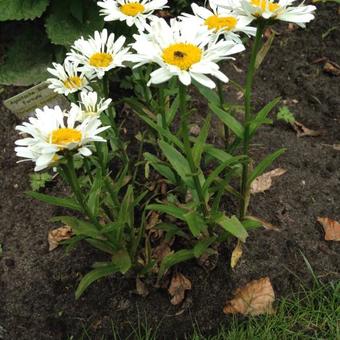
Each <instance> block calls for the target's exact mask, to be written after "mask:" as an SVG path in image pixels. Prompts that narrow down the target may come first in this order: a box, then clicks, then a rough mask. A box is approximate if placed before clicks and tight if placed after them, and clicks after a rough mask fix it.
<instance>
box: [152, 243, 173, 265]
mask: <svg viewBox="0 0 340 340" xmlns="http://www.w3.org/2000/svg"><path fill="white" fill-rule="evenodd" d="M170 253H171V248H170V245H169V243H168V242H167V241H163V242H162V243H161V244H160V245H158V246H157V247H156V248H154V249H153V250H152V258H153V259H155V260H156V261H157V263H161V262H162V260H163V259H164V257H165V256H167V255H169V254H170Z"/></svg>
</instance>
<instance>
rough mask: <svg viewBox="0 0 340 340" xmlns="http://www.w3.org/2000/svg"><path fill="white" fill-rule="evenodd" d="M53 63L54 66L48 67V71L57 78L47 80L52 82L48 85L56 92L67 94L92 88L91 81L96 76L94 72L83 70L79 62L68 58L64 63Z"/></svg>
mask: <svg viewBox="0 0 340 340" xmlns="http://www.w3.org/2000/svg"><path fill="white" fill-rule="evenodd" d="M52 65H53V68H48V69H47V71H48V72H49V73H51V74H52V75H53V76H55V77H56V78H49V79H47V82H48V83H50V85H49V86H48V87H49V88H50V89H52V90H54V92H57V93H59V94H64V95H65V96H67V95H69V94H70V93H74V92H77V91H79V90H82V89H88V90H91V87H90V86H89V81H90V80H92V79H93V78H94V74H93V72H84V71H81V70H79V67H78V66H79V64H77V63H72V62H70V61H68V60H65V61H64V64H63V65H61V64H57V63H53V64H52Z"/></svg>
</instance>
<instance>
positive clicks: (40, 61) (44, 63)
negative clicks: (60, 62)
mask: <svg viewBox="0 0 340 340" xmlns="http://www.w3.org/2000/svg"><path fill="white" fill-rule="evenodd" d="M5 47H6V49H5V53H4V58H3V63H2V64H1V65H0V84H3V85H16V86H28V85H32V84H36V83H39V82H41V81H44V80H45V79H46V78H47V77H48V72H47V71H46V68H47V67H48V66H49V65H50V63H51V62H52V48H51V45H50V44H49V42H48V40H47V37H46V35H44V33H43V32H41V30H39V29H38V28H37V27H34V26H33V25H32V24H28V23H27V24H24V25H23V26H22V27H21V30H20V34H16V35H15V36H14V37H13V38H12V39H11V44H10V45H9V46H5Z"/></svg>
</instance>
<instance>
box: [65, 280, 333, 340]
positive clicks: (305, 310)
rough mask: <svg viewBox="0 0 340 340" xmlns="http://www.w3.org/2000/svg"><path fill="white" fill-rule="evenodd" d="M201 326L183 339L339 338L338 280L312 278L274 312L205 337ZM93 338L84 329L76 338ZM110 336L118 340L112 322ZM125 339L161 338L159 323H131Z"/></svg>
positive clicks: (240, 319)
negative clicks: (305, 286)
mask: <svg viewBox="0 0 340 340" xmlns="http://www.w3.org/2000/svg"><path fill="white" fill-rule="evenodd" d="M221 313H222V311H221ZM202 328H203V325H197V324H196V325H193V329H194V331H193V335H189V336H187V337H186V339H187V340H205V339H206V340H253V339H258V340H267V339H268V340H275V339H280V340H281V339H290V340H291V339H304V340H305V339H327V340H328V339H329V340H330V339H340V282H337V283H327V284H321V283H319V282H317V281H316V282H315V284H314V288H312V289H306V288H304V287H302V289H301V291H300V292H299V293H297V294H294V295H292V296H290V297H288V298H282V299H280V300H279V301H278V302H277V307H276V313H275V314H274V315H264V316H257V317H250V318H246V317H240V316H234V317H233V318H232V320H231V322H230V323H229V324H228V325H227V326H222V327H221V328H220V329H219V330H216V333H217V334H216V335H213V336H206V335H204V334H203V333H202V332H201V331H200V329H202ZM94 338H95V337H93V336H91V335H90V334H89V333H88V332H87V331H86V330H84V333H83V336H82V337H81V338H80V339H83V340H92V339H94ZM70 339H72V337H71V338H70ZM101 339H103V340H104V339H106V338H104V337H103V338H101ZM110 339H115V340H120V339H122V337H120V336H119V334H118V332H117V331H116V329H115V327H114V325H112V336H110ZM125 339H131V340H135V339H136V340H156V339H164V335H163V334H162V325H161V324H159V325H158V326H156V327H151V325H150V324H148V323H147V320H144V321H139V322H138V324H137V325H131V333H130V335H129V336H125V337H124V340H125Z"/></svg>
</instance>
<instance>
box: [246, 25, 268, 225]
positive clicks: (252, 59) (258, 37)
mask: <svg viewBox="0 0 340 340" xmlns="http://www.w3.org/2000/svg"><path fill="white" fill-rule="evenodd" d="M264 28H265V21H258V24H257V31H256V36H255V41H254V44H253V47H252V50H251V55H250V62H249V67H248V72H247V78H246V86H245V92H244V124H243V125H244V138H243V154H244V155H246V156H248V153H249V143H250V121H251V119H252V111H251V94H252V87H253V80H254V75H255V71H256V69H255V64H256V56H257V53H258V51H259V49H260V46H261V42H262V33H263V30H264ZM248 167H249V162H248V160H246V161H245V162H244V163H243V169H242V179H241V196H242V198H241V202H240V219H241V220H243V219H244V217H245V216H246V214H247V208H248V196H249V186H248V183H247V182H248Z"/></svg>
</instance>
